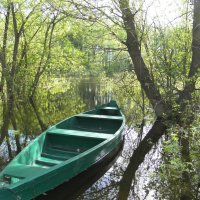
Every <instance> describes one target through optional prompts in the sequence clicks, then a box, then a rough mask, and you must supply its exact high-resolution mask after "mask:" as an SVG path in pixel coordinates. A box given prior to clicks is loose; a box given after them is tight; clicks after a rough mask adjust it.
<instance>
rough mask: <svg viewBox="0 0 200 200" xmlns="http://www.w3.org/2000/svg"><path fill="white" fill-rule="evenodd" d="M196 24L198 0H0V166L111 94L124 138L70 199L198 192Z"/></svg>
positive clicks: (170, 199)
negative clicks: (110, 158)
mask: <svg viewBox="0 0 200 200" xmlns="http://www.w3.org/2000/svg"><path fill="white" fill-rule="evenodd" d="M199 24H200V0H193V1H191V0H174V1H172V0H169V1H159V0H135V1H131V0H107V1H106V0H67V1H63V0H52V1H48V0H37V1H33V0H2V1H1V2H0V172H1V171H2V170H3V169H4V168H5V167H6V165H8V163H9V162H10V161H11V160H12V159H13V158H15V156H16V155H17V154H18V153H19V152H21V151H22V149H23V148H24V147H26V146H27V145H28V144H29V143H30V142H31V141H33V140H34V139H35V138H36V137H37V136H38V135H40V134H41V133H42V132H43V131H44V130H46V129H47V128H49V127H51V126H52V125H54V124H56V123H57V122H59V121H61V120H63V119H65V118H68V117H70V116H73V115H76V114H78V113H81V112H84V111H87V110H91V109H94V108H95V107H96V106H99V105H101V104H105V103H108V102H109V101H111V100H115V101H116V102H117V103H118V105H119V107H120V109H121V111H122V112H123V113H124V115H125V118H126V125H125V130H124V144H123V148H122V149H121V151H120V152H119V153H118V155H117V156H116V158H115V160H113V161H112V162H111V163H110V164H109V165H108V166H106V167H105V168H104V169H103V168H102V169H101V172H100V171H99V176H98V177H92V178H91V180H90V183H84V184H85V188H84V189H82V190H81V191H79V192H77V193H76V192H75V193H76V197H74V199H76V200H98V199H103V200H112V199H118V200H126V199H130V200H132V199H134V200H198V199H200V159H199V154H200V125H199V124H200V115H199V113H200V104H199V102H200V101H199V100H200V93H199V90H200V79H199V71H200V70H199V68H200V26H199ZM62 192H63V193H65V191H64V190H63V191H62ZM60 195H61V194H60ZM50 196H51V195H50ZM63 196H64V194H63ZM36 199H37V198H36ZM46 199H55V198H54V197H52V198H51V197H49V198H46ZM60 199H61V198H60ZM64 199H65V200H66V199H67V198H66V197H63V200H64ZM70 199H72V198H71V197H70ZM0 200H4V199H0Z"/></svg>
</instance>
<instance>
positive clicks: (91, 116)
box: [0, 107, 123, 186]
mask: <svg viewBox="0 0 200 200" xmlns="http://www.w3.org/2000/svg"><path fill="white" fill-rule="evenodd" d="M122 123H123V117H122V116H121V113H120V111H119V110H118V108H116V107H104V108H100V109H97V110H93V111H89V112H86V113H81V114H79V115H76V116H74V117H72V118H69V119H67V120H64V121H62V122H60V123H59V124H57V125H56V126H53V127H52V128H50V129H48V130H47V131H46V133H45V134H42V135H41V136H40V137H38V138H37V139H36V140H35V141H34V142H33V143H31V144H30V145H29V148H26V149H24V152H23V154H19V155H18V157H17V158H16V159H14V160H13V161H12V165H10V166H8V167H6V169H5V170H4V171H3V181H4V182H6V183H7V184H11V183H16V182H18V181H20V180H21V179H24V178H27V177H29V176H32V175H33V174H37V173H38V172H43V171H44V170H46V169H47V168H50V167H53V166H55V165H58V164H60V163H61V162H63V161H65V160H68V159H71V158H73V157H75V156H77V155H79V154H81V153H83V152H85V151H87V150H89V149H91V148H93V147H95V146H96V145H98V144H100V143H101V142H103V141H105V140H106V139H109V138H111V137H113V135H114V134H115V133H116V131H117V130H118V129H119V128H120V126H121V125H122ZM0 175H2V174H0ZM1 179H2V177H0V186H1Z"/></svg>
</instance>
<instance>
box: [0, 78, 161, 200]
mask: <svg viewBox="0 0 200 200" xmlns="http://www.w3.org/2000/svg"><path fill="white" fill-rule="evenodd" d="M118 84H119V85H118ZM123 89H124V90H126V88H120V83H119V82H115V81H114V80H112V81H111V80H108V79H106V80H99V79H94V78H92V79H91V78H90V79H83V80H68V81H64V82H62V83H60V82H59V81H58V83H54V84H53V86H52V87H49V86H43V87H42V89H40V90H38V92H37V96H36V98H35V101H34V102H32V103H31V104H30V103H29V102H28V101H26V100H24V99H18V103H17V108H16V109H17V111H16V114H15V121H16V124H15V127H13V124H12V125H10V129H9V131H8V135H9V140H7V141H5V142H4V143H3V144H2V145H1V146H0V157H1V160H0V168H3V167H4V166H5V163H6V162H7V161H9V159H12V157H14V156H15V155H16V153H17V152H19V151H20V150H21V149H22V148H23V147H24V146H26V145H27V144H28V143H29V142H30V141H31V140H32V139H33V138H35V137H36V136H37V135H38V134H40V133H41V132H42V130H44V129H46V128H47V127H48V126H51V125H53V124H55V123H56V122H58V121H60V120H62V119H64V118H67V117H69V116H72V115H74V114H77V113H80V112H82V111H85V110H89V109H93V108H94V107H95V106H96V105H100V104H103V103H107V102H109V101H110V100H111V99H115V100H117V102H118V104H119V105H120V107H121V108H122V111H123V112H124V114H125V115H126V119H127V130H126V131H125V143H124V148H123V151H122V152H120V153H119V154H118V156H119V157H118V159H117V160H116V162H112V167H111V168H110V169H109V170H108V168H109V167H110V165H107V166H105V171H104V175H103V176H102V177H98V180H96V179H95V178H96V177H95V178H94V180H93V182H95V183H94V184H92V185H90V187H89V188H88V189H87V187H86V188H85V189H87V190H86V191H84V192H83V191H82V194H79V197H77V200H89V199H94V200H96V199H105V200H106V199H116V197H117V193H118V189H119V180H120V178H121V176H122V175H123V170H124V169H125V167H126V166H127V163H128V160H129V158H130V156H131V153H132V151H133V149H134V148H135V147H136V146H137V140H136V138H137V131H138V130H137V128H136V127H137V125H138V121H140V118H141V116H139V115H140V114H138V113H137V108H136V107H137V106H140V105H139V104H140V102H139V103H137V102H134V101H132V99H131V96H128V95H127V96H125V95H124V94H126V93H125V92H124V91H123ZM134 106H135V109H133V107H134ZM133 127H134V128H133ZM138 127H139V126H138ZM145 128H146V129H148V128H149V127H148V126H147V127H145ZM157 157H159V153H158V152H156V151H155V152H152V153H150V154H149V157H147V158H146V159H145V162H144V164H143V165H142V166H141V167H140V169H139V170H138V172H137V174H136V177H138V178H137V179H136V180H135V181H134V185H133V189H134V190H132V191H134V192H132V193H131V194H130V199H141V200H142V199H144V198H145V196H146V199H149V200H151V199H153V194H154V192H153V191H152V190H151V189H148V188H146V185H148V184H149V180H150V179H149V165H152V164H151V163H154V165H155V166H156V165H157V164H156V163H155V162H156V160H157ZM149 160H151V162H149ZM152 161H153V162H152ZM151 168H152V167H151ZM153 169H154V168H153ZM102 170H103V169H102ZM107 170H108V171H107ZM152 172H153V171H152ZM150 173H151V172H150ZM99 178H100V179H99ZM88 186H89V185H88ZM144 188H145V189H144ZM58 195H59V194H58ZM63 200H64V199H63Z"/></svg>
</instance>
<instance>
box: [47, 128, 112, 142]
mask: <svg viewBox="0 0 200 200" xmlns="http://www.w3.org/2000/svg"><path fill="white" fill-rule="evenodd" d="M47 134H64V135H72V136H81V137H91V138H99V139H109V138H111V137H113V135H112V134H106V133H96V132H88V131H78V130H69V129H68V130H67V129H59V128H55V129H52V130H48V132H47Z"/></svg>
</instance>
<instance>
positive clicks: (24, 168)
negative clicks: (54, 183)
mask: <svg viewBox="0 0 200 200" xmlns="http://www.w3.org/2000/svg"><path fill="white" fill-rule="evenodd" d="M45 170H46V168H42V167H38V166H32V165H23V164H16V165H13V166H10V167H9V166H8V167H7V168H6V169H5V171H4V176H8V177H15V178H20V179H21V178H26V177H28V176H33V175H34V174H37V173H40V172H44V171H45Z"/></svg>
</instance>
